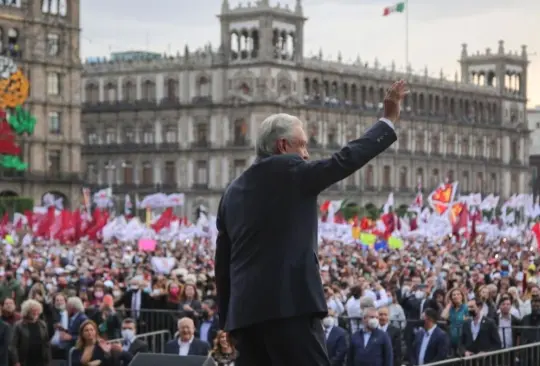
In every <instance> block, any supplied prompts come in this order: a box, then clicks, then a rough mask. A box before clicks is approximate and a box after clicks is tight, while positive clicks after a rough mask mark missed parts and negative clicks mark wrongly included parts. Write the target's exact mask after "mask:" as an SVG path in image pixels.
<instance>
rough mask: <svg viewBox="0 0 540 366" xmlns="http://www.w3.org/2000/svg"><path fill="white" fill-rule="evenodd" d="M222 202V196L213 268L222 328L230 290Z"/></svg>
mask: <svg viewBox="0 0 540 366" xmlns="http://www.w3.org/2000/svg"><path fill="white" fill-rule="evenodd" d="M222 204H223V198H222V199H221V202H220V204H219V206H220V207H219V210H218V215H217V218H216V227H217V230H218V236H217V240H216V260H215V268H214V270H215V274H216V290H217V303H218V318H219V327H220V328H221V329H224V328H225V324H226V323H227V312H228V310H229V297H230V292H231V281H230V259H231V240H230V239H229V237H228V235H227V232H226V230H225V223H224V222H223V209H222V207H221V206H222Z"/></svg>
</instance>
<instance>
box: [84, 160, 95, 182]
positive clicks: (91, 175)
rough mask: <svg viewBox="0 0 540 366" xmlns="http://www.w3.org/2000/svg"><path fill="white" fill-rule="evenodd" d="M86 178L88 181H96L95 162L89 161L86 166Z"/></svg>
mask: <svg viewBox="0 0 540 366" xmlns="http://www.w3.org/2000/svg"><path fill="white" fill-rule="evenodd" d="M86 179H88V181H89V182H90V183H96V181H97V171H96V164H95V163H89V164H88V165H87V166H86Z"/></svg>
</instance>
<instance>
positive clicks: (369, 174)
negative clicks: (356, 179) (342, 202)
mask: <svg viewBox="0 0 540 366" xmlns="http://www.w3.org/2000/svg"><path fill="white" fill-rule="evenodd" d="M365 177H366V178H365V179H366V187H367V188H372V187H374V186H375V184H374V179H373V165H371V164H370V165H368V166H367V167H366V175H365Z"/></svg>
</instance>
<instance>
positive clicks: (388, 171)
mask: <svg viewBox="0 0 540 366" xmlns="http://www.w3.org/2000/svg"><path fill="white" fill-rule="evenodd" d="M383 187H385V188H389V187H392V168H390V166H388V165H385V166H384V167H383Z"/></svg>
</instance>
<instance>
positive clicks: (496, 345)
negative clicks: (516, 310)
mask: <svg viewBox="0 0 540 366" xmlns="http://www.w3.org/2000/svg"><path fill="white" fill-rule="evenodd" d="M490 326H491V331H490V332H489V333H490V335H491V342H490V343H491V347H492V350H493V351H496V350H499V349H501V348H502V342H501V337H500V336H499V330H498V329H497V326H496V325H495V322H494V321H491V322H490Z"/></svg>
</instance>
